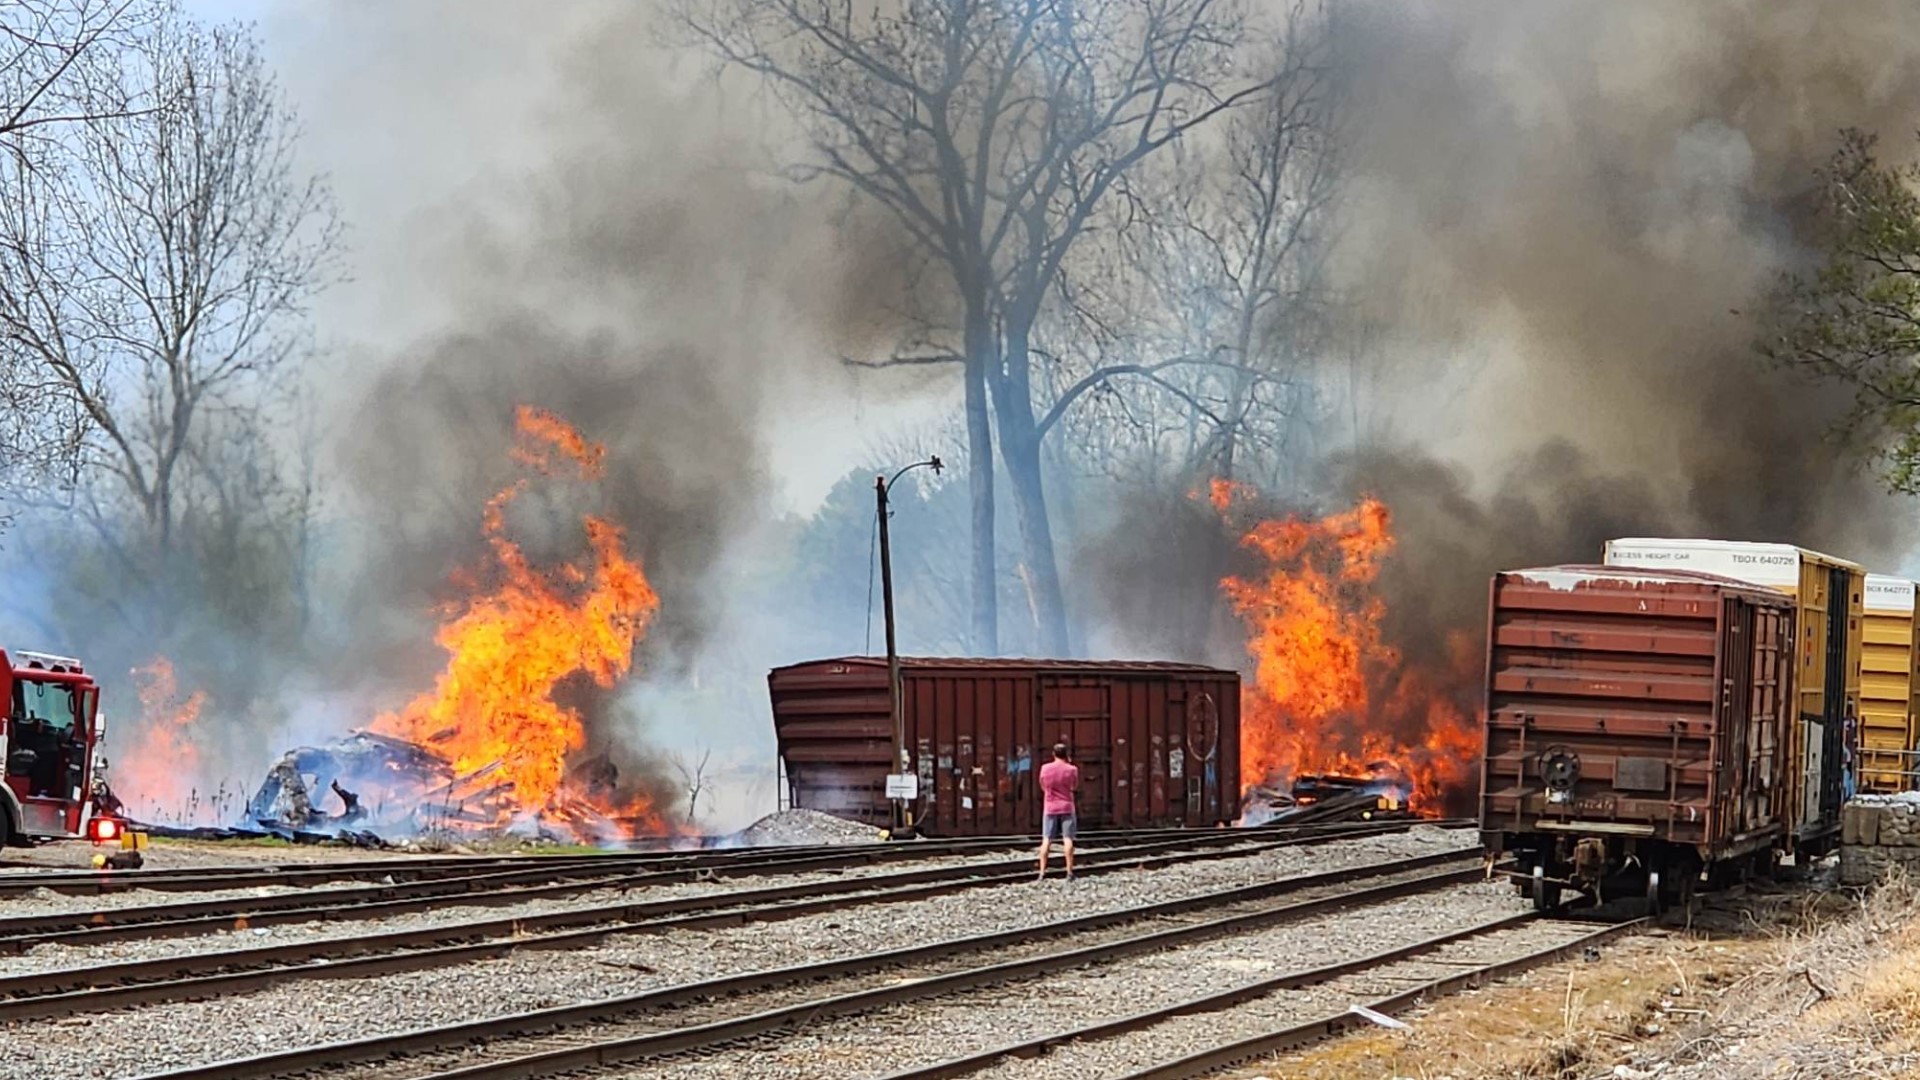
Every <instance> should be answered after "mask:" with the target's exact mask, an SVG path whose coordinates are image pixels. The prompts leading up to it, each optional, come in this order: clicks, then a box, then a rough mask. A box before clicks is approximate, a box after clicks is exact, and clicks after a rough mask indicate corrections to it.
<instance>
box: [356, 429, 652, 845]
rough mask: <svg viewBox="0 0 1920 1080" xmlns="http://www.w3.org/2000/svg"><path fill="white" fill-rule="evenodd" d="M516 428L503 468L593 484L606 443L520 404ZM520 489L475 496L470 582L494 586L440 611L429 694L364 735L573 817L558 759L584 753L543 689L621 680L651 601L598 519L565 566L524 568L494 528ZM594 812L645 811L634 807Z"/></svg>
mask: <svg viewBox="0 0 1920 1080" xmlns="http://www.w3.org/2000/svg"><path fill="white" fill-rule="evenodd" d="M516 420H517V428H518V433H519V439H518V442H517V443H516V444H515V446H514V447H513V448H512V450H511V451H510V456H511V457H512V458H513V460H514V461H516V462H518V463H519V464H521V465H524V466H527V467H528V468H530V469H532V470H533V471H534V472H535V473H537V474H539V475H541V476H553V475H555V474H556V473H559V472H561V471H562V470H564V469H566V468H567V467H568V466H572V468H573V469H574V470H575V472H576V475H578V476H579V477H580V478H581V479H583V480H597V479H599V478H600V476H601V474H602V471H603V469H604V462H605V458H606V448H605V447H603V446H601V445H599V444H597V443H592V442H589V441H587V440H586V439H585V438H583V437H581V435H580V434H579V433H578V432H576V431H575V430H574V429H573V428H572V427H570V426H568V424H567V423H566V422H565V421H564V420H561V419H560V418H559V417H557V416H554V415H553V414H551V413H547V412H542V411H540V410H538V409H533V408H529V407H525V406H522V407H521V408H520V410H519V413H518V415H517V417H516ZM529 483H530V479H529V478H522V479H520V480H519V481H516V482H515V483H514V484H512V485H511V486H509V487H507V488H506V489H505V490H503V491H501V492H500V493H498V494H496V495H495V496H493V497H492V498H491V499H489V500H487V504H486V507H485V509H484V511H483V513H482V515H481V527H482V530H483V532H484V534H485V536H486V539H487V545H488V548H489V550H490V552H491V554H492V564H491V565H490V566H488V567H486V568H484V570H483V571H481V572H476V573H473V574H471V575H470V577H471V579H472V580H474V581H482V580H486V581H492V582H495V584H494V585H493V587H492V588H491V590H490V591H484V592H480V593H477V594H476V595H474V596H471V597H469V598H467V599H466V600H465V601H463V602H460V603H456V604H453V605H450V606H449V607H448V608H447V609H446V610H445V612H444V614H445V615H446V616H447V620H448V621H446V622H445V623H444V624H442V626H441V627H440V630H439V632H438V633H436V634H435V635H434V640H435V641H436V642H438V643H439V644H440V646H441V647H442V648H444V649H446V651H447V653H448V658H447V665H446V667H445V669H444V670H442V672H441V673H440V676H439V678H438V680H437V681H436V682H435V685H434V689H433V692H432V693H428V694H422V695H421V696H419V697H417V698H415V699H414V700H413V701H412V702H410V703H408V705H407V706H406V707H405V708H404V709H401V710H400V711H399V712H397V713H389V714H386V715H383V716H381V717H380V718H379V719H378V720H376V721H375V723H374V729H375V730H376V731H380V732H383V733H385V734H389V735H394V736H398V737H400V738H404V739H408V740H411V741H413V742H417V743H422V744H425V745H427V746H430V747H432V748H434V749H435V750H437V751H439V752H440V753H442V754H444V755H446V756H447V757H448V758H450V759H451V760H452V761H453V765H454V768H455V770H456V771H457V772H460V773H463V774H464V773H470V772H473V771H474V770H478V769H483V768H486V767H488V766H491V765H495V763H498V768H497V770H496V771H495V772H494V773H493V774H492V775H494V776H497V777H499V778H500V779H501V780H503V781H504V782H507V783H510V784H511V785H512V789H513V790H512V794H513V800H514V801H515V802H516V803H517V804H518V805H519V806H520V807H521V808H523V809H529V810H535V811H551V812H554V813H555V815H556V816H558V817H561V818H563V819H566V818H571V817H574V816H577V813H576V812H575V811H574V810H570V809H566V808H564V807H563V805H562V804H565V803H568V802H569V801H577V800H581V799H586V801H588V802H590V803H591V802H594V801H597V799H598V798H599V795H598V794H597V793H596V794H595V795H594V796H583V795H581V794H579V793H575V792H570V791H567V790H564V789H565V778H566V771H567V759H568V756H569V755H571V754H573V753H574V752H575V751H577V750H579V749H581V748H582V747H583V746H585V744H586V731H585V727H584V725H583V724H582V721H581V718H580V715H579V713H578V712H576V711H575V710H573V709H571V708H567V707H565V706H563V705H561V704H559V703H558V702H557V701H555V699H554V693H555V690H556V689H557V688H558V687H559V686H560V685H561V684H562V683H563V682H565V681H566V680H568V679H570V678H574V677H576V676H580V675H585V676H586V677H588V678H591V679H592V680H593V681H594V682H595V683H596V684H598V685H599V686H602V687H608V686H612V685H613V684H614V683H615V682H616V681H618V680H619V679H621V678H623V677H624V676H625V675H626V674H627V673H628V671H629V670H630V669H631V667H632V665H633V649H634V645H635V644H636V643H637V642H638V641H639V640H640V639H641V638H642V637H643V636H645V634H646V629H647V625H648V623H650V622H651V621H652V619H653V616H654V613H655V612H656V611H657V610H658V609H659V607H660V599H659V597H658V596H656V595H655V594H654V591H653V588H652V586H650V585H649V584H648V583H647V578H646V575H645V574H644V573H643V572H642V571H641V568H640V563H639V561H638V560H637V559H634V558H630V557H628V555H627V554H626V552H625V550H624V539H625V537H624V534H623V533H622V531H621V529H620V527H619V526H617V525H615V524H613V523H612V522H610V521H607V520H606V519H604V518H599V517H594V516H590V515H589V516H587V517H586V518H585V519H584V520H583V522H582V527H583V529H584V531H585V533H586V537H587V541H588V545H589V547H590V553H589V554H588V555H587V556H584V557H583V558H582V559H581V560H580V561H578V562H577V563H567V564H563V565H561V566H559V567H556V568H554V569H553V570H551V571H550V572H545V573H543V572H542V571H540V570H538V569H536V568H535V567H534V566H533V565H532V564H531V563H529V562H528V560H527V557H526V554H525V553H524V552H523V551H522V550H521V549H520V547H519V545H517V544H515V543H514V542H513V541H512V540H511V539H509V538H508V536H507V535H506V521H505V516H506V510H507V507H508V506H509V505H510V504H511V503H512V502H513V500H514V499H515V498H516V497H518V496H519V495H520V494H521V493H522V492H523V491H525V490H526V489H527V487H528V485H529ZM593 809H595V810H599V811H601V812H604V813H610V814H622V815H627V816H648V817H651V816H652V815H651V813H650V810H649V808H648V807H647V806H646V804H645V802H644V800H641V801H639V802H636V803H635V804H634V805H630V806H625V807H619V808H611V807H606V806H594V807H593Z"/></svg>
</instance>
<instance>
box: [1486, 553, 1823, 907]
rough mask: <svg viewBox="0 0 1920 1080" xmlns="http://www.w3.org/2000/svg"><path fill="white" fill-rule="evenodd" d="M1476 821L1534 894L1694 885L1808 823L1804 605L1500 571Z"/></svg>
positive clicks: (1772, 594) (1584, 570)
mask: <svg viewBox="0 0 1920 1080" xmlns="http://www.w3.org/2000/svg"><path fill="white" fill-rule="evenodd" d="M1489 608H1490V613H1489V626H1488V643H1487V645H1488V647H1487V696H1486V754H1485V758H1484V761H1483V765H1482V772H1481V802H1480V824H1481V829H1482V830H1483V835H1484V838H1485V839H1486V841H1487V845H1488V847H1489V848H1490V849H1492V850H1494V851H1496V852H1498V851H1503V850H1504V851H1511V852H1514V853H1515V854H1516V855H1517V856H1518V858H1519V861H1520V864H1521V867H1522V873H1523V874H1524V875H1526V876H1527V877H1529V878H1531V881H1532V884H1531V889H1532V891H1533V895H1534V901H1535V903H1536V904H1537V905H1540V906H1542V907H1549V906H1552V905H1554V904H1557V903H1558V902H1559V897H1560V888H1561V887H1562V886H1563V885H1564V886H1572V887H1574V888H1578V889H1581V890H1583V891H1588V892H1596V891H1598V892H1600V893H1601V894H1603V895H1608V896H1611V895H1617V894H1619V893H1621V892H1622V891H1624V890H1634V891H1636V892H1638V891H1641V890H1644V892H1645V895H1646V896H1647V897H1648V898H1649V900H1650V901H1652V902H1653V903H1654V904H1655V905H1658V904H1660V903H1663V902H1665V901H1666V900H1671V899H1672V898H1673V897H1674V896H1675V895H1676V894H1681V895H1684V894H1685V893H1687V892H1690V890H1691V888H1692V883H1693V882H1694V880H1695V879H1697V878H1698V876H1699V874H1700V872H1701V870H1702V869H1703V868H1710V869H1714V870H1718V871H1726V870H1729V869H1737V868H1740V867H1744V866H1748V865H1751V864H1752V863H1753V862H1757V861H1762V860H1768V861H1770V860H1771V858H1772V857H1773V851H1774V849H1775V848H1776V847H1778V846H1780V845H1782V844H1784V843H1785V842H1786V841H1787V840H1788V838H1789V835H1790V830H1791V826H1792V823H1793V821H1794V808H1793V807H1792V806H1791V805H1789V796H1790V792H1791V790H1792V788H1791V785H1790V784H1789V783H1788V782H1787V781H1788V775H1787V747H1788V746H1789V742H1790V740H1789V733H1790V731H1791V729H1792V725H1793V724H1794V722H1795V720H1796V719H1797V717H1796V713H1795V709H1794V678H1793V675H1794V669H1793V646H1794V619H1795V607H1794V603H1793V601H1792V599H1791V598H1789V597H1787V596H1784V595H1782V594H1781V593H1779V592H1777V591H1775V590H1771V589H1766V588H1761V587H1758V586H1752V585H1747V584H1744V583H1742V582H1738V581H1734V580H1732V579H1730V578H1722V577H1717V576H1714V575H1710V574H1703V573H1696V572H1691V571H1685V570H1648V569H1644V568H1638V567H1626V566H1607V567H1596V566H1559V567H1548V568H1543V569H1535V570H1512V571H1507V572H1505V573H1501V574H1497V575H1495V576H1494V579H1493V585H1492V597H1491V603H1490V605H1489Z"/></svg>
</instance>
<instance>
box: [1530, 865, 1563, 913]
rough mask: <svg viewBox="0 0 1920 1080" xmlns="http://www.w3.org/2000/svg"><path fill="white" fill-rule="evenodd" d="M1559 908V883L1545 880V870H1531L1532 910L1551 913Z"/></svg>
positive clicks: (1537, 868)
mask: <svg viewBox="0 0 1920 1080" xmlns="http://www.w3.org/2000/svg"><path fill="white" fill-rule="evenodd" d="M1559 906H1560V883H1559V882H1557V881H1548V880H1547V868H1546V867H1544V866H1536V867H1534V868H1533V910H1535V911H1552V910H1553V909H1554V908H1557V907H1559Z"/></svg>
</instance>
